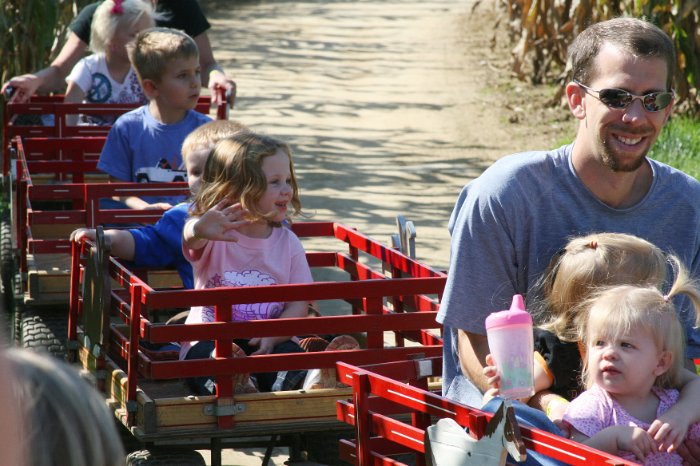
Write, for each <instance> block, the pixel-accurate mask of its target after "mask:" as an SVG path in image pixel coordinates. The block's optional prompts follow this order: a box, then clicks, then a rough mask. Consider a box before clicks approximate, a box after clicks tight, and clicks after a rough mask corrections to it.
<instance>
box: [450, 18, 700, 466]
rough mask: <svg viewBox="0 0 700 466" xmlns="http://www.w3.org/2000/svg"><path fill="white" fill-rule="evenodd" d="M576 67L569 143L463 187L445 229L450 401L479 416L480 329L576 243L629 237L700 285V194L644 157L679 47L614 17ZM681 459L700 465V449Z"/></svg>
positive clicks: (640, 24) (699, 334) (587, 43)
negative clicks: (675, 260)
mask: <svg viewBox="0 0 700 466" xmlns="http://www.w3.org/2000/svg"><path fill="white" fill-rule="evenodd" d="M569 58H570V62H571V66H572V73H573V80H572V81H571V82H570V83H569V84H568V85H567V86H566V96H567V99H568V104H569V108H570V110H571V112H572V114H573V115H574V117H575V118H577V119H578V120H579V127H578V131H577V134H576V138H575V140H574V142H573V144H570V145H566V146H564V147H561V148H559V149H555V150H551V151H537V152H525V153H520V154H515V155H511V156H508V157H504V158H502V159H500V160H498V161H497V162H496V163H494V164H493V165H492V166H491V167H489V168H488V169H487V170H486V171H485V172H484V173H483V174H482V175H481V176H480V177H478V178H477V179H475V180H474V181H472V182H471V183H469V184H468V185H467V186H465V188H464V189H463V190H462V192H461V193H460V196H459V198H458V199H457V203H456V205H455V208H454V211H453V212H452V216H451V218H450V222H449V230H450V233H451V235H452V250H451V259H450V261H451V263H450V270H449V276H448V281H447V285H446V288H445V292H444V297H443V301H442V304H441V307H440V313H439V315H438V321H439V322H441V323H442V324H444V327H445V329H444V338H445V341H444V343H445V346H444V359H443V365H444V367H443V394H444V395H445V396H447V397H448V398H451V399H455V400H457V401H460V402H463V403H467V404H470V405H475V406H480V405H481V400H482V398H481V394H482V392H483V391H485V390H486V389H487V388H488V385H487V382H486V378H485V376H484V375H483V367H484V365H485V356H486V355H487V354H488V353H489V352H490V351H489V348H488V342H487V340H486V336H485V333H486V332H485V329H484V320H485V318H486V317H487V315H488V314H489V313H491V312H493V311H498V310H502V309H507V308H508V307H509V304H510V302H511V300H512V297H513V295H514V294H518V293H519V294H523V295H526V294H527V292H528V290H529V289H530V288H531V286H532V285H533V284H534V282H535V281H536V280H537V278H539V276H540V275H541V274H542V273H543V272H544V270H545V268H546V266H547V264H548V263H549V260H550V258H551V257H552V256H553V255H554V254H555V253H556V252H557V251H558V250H559V249H561V248H562V247H563V246H564V245H565V244H566V242H567V240H568V239H569V238H570V237H573V236H580V235H585V234H588V233H592V232H602V231H610V232H621V233H630V234H634V235H637V236H640V237H643V238H645V239H646V240H648V241H650V242H652V243H654V244H656V245H657V246H659V247H660V248H662V249H663V250H665V251H673V252H674V253H675V254H676V255H678V256H679V257H680V258H681V259H682V261H683V262H684V264H685V265H686V266H687V267H688V268H689V269H690V270H691V272H692V273H693V274H694V275H695V276H696V277H699V278H700V229H699V226H700V183H698V182H697V181H696V180H695V179H693V178H691V177H689V176H687V175H685V174H684V173H682V172H680V171H678V170H675V169H673V168H671V167H669V166H667V165H664V164H661V163H659V162H656V161H654V160H651V159H648V158H647V157H646V154H647V153H648V151H649V149H650V148H651V147H652V145H653V144H654V142H655V140H656V138H657V137H658V135H659V132H660V131H661V129H662V127H663V126H664V124H665V123H666V121H667V119H668V117H669V115H670V114H671V108H672V104H673V101H674V94H673V91H672V83H673V76H674V72H675V63H676V59H675V50H674V47H673V43H672V42H671V40H670V38H669V37H668V36H667V35H666V34H665V33H664V32H663V31H661V30H660V29H659V28H657V27H656V26H653V25H652V24H650V23H648V22H646V21H643V20H639V19H633V18H617V19H613V20H609V21H605V22H601V23H598V24H595V25H592V26H590V27H589V28H588V29H586V30H585V31H583V32H582V33H581V34H579V36H578V37H577V38H576V39H575V40H574V42H573V43H572V45H571V47H570V48H569ZM533 294H534V293H533ZM536 298H537V297H536V296H528V303H532V302H534V300H535V299H536ZM681 318H682V321H683V322H685V324H686V331H687V337H688V338H687V356H688V357H689V358H691V357H700V331H698V330H697V329H693V328H692V323H691V322H692V321H691V318H690V316H689V315H688V313H687V312H683V313H682V315H681ZM540 406H542V405H540ZM696 448H697V450H696ZM688 449H690V450H691V451H688ZM682 454H683V455H684V456H688V459H689V460H690V461H691V463H690V464H700V447H698V446H696V445H690V446H687V448H686V449H685V451H684V452H682ZM693 456H695V457H697V459H696V460H694V459H693V458H692V457H693Z"/></svg>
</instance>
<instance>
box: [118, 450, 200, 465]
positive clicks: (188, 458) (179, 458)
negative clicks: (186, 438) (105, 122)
mask: <svg viewBox="0 0 700 466" xmlns="http://www.w3.org/2000/svg"><path fill="white" fill-rule="evenodd" d="M125 464H126V466H206V463H205V462H204V458H202V455H200V454H199V452H196V451H194V450H188V449H179V448H154V449H151V450H139V451H134V452H131V453H129V454H128V455H127V456H126V463H125Z"/></svg>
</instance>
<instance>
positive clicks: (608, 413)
mask: <svg viewBox="0 0 700 466" xmlns="http://www.w3.org/2000/svg"><path fill="white" fill-rule="evenodd" d="M671 260H672V262H673V264H674V268H675V270H676V277H677V278H676V280H675V282H674V283H673V286H672V287H671V290H670V291H669V293H668V294H666V295H664V294H663V293H662V292H661V291H659V289H658V288H656V287H644V286H631V285H623V286H617V287H612V288H607V289H604V290H602V291H601V292H599V293H598V294H596V295H594V296H593V297H591V298H589V299H588V300H586V301H584V302H583V303H582V304H581V306H580V307H581V309H582V311H581V315H585V316H586V319H585V325H584V326H583V327H582V328H581V340H582V341H583V342H584V343H585V345H586V354H587V356H586V358H585V364H584V378H585V380H586V386H587V388H588V389H587V390H586V391H585V392H583V393H582V394H581V395H579V396H578V397H577V398H575V399H574V400H573V401H572V402H571V403H570V404H569V406H568V408H567V410H566V414H565V415H564V421H565V422H566V423H568V424H570V425H571V426H572V428H573V433H572V435H571V438H573V439H574V440H576V441H578V442H581V443H584V444H586V445H589V446H592V447H594V448H597V449H599V450H603V451H606V452H608V453H612V454H616V455H620V456H622V457H624V458H626V459H630V460H635V458H636V459H637V460H639V461H643V462H644V464H645V465H681V464H683V459H682V458H681V456H680V455H678V454H677V453H675V452H674V450H675V449H676V448H677V446H678V445H680V443H681V442H682V441H683V439H684V438H685V437H686V435H687V436H688V439H689V440H700V424H698V422H700V415H699V413H698V412H697V411H698V410H697V409H694V410H693V409H690V410H676V412H675V414H674V415H673V416H672V417H671V418H670V419H667V421H666V422H663V423H661V425H659V424H660V422H659V418H660V417H661V416H663V415H664V413H666V412H668V410H669V409H670V408H671V407H672V406H673V405H675V404H676V403H677V402H678V399H679V392H678V388H679V387H680V386H681V380H682V372H683V370H684V369H683V358H684V354H685V353H684V343H683V342H684V341H685V338H684V330H683V326H682V325H681V323H680V321H679V319H678V314H677V311H676V308H675V306H674V304H673V298H674V297H676V296H679V295H685V296H687V297H688V298H690V301H691V302H692V304H693V311H694V312H695V317H696V318H695V323H696V325H697V324H699V323H700V316H698V314H697V310H698V309H700V290H698V288H697V287H696V284H695V283H694V282H693V281H692V280H690V279H689V277H688V274H687V272H686V271H685V269H684V268H683V267H682V265H681V264H680V262H679V261H678V260H677V259H675V258H671ZM695 404H696V405H697V400H696V403H695Z"/></svg>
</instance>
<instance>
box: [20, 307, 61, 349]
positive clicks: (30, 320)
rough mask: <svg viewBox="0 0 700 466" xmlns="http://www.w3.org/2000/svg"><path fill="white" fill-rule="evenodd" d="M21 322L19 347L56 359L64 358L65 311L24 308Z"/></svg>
mask: <svg viewBox="0 0 700 466" xmlns="http://www.w3.org/2000/svg"><path fill="white" fill-rule="evenodd" d="M21 322H22V324H21V333H20V346H22V347H23V348H30V349H32V350H35V351H42V352H47V353H49V354H51V355H53V356H56V357H58V358H64V357H65V356H66V339H67V337H68V311H67V310H65V309H63V310H58V309H48V308H47V309H44V308H25V309H24V312H23V313H22V316H21Z"/></svg>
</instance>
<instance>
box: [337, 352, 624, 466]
mask: <svg viewBox="0 0 700 466" xmlns="http://www.w3.org/2000/svg"><path fill="white" fill-rule="evenodd" d="M336 367H337V371H338V378H339V380H341V381H343V382H344V383H346V384H348V385H350V386H351V387H352V393H353V396H352V401H347V400H339V401H338V402H337V416H338V419H339V420H341V421H343V422H345V423H347V424H349V425H352V426H354V427H355V431H356V433H357V438H356V439H355V440H354V441H352V440H342V441H341V444H340V447H341V448H340V449H341V459H343V460H345V461H347V462H348V463H350V464H356V465H362V466H371V465H394V466H401V465H404V464H405V463H403V462H401V460H400V459H401V458H402V457H401V456H397V455H408V456H409V457H410V458H411V460H413V459H415V463H416V464H418V465H425V464H426V445H425V442H426V435H425V429H426V428H427V427H429V426H430V425H432V424H433V423H434V422H436V421H437V420H438V419H440V418H452V419H454V420H455V421H456V422H457V423H458V424H459V425H461V426H463V427H467V428H469V431H470V432H471V433H472V434H473V436H474V437H475V438H480V437H481V436H482V435H483V434H484V429H485V427H486V423H487V422H488V420H489V419H491V417H492V416H493V414H491V413H486V412H483V411H480V410H478V409H475V408H471V407H469V406H466V405H463V404H460V403H456V402H453V401H451V400H448V399H447V398H444V397H442V396H440V395H439V394H436V393H433V392H431V391H428V390H426V387H427V385H426V380H427V378H429V377H439V376H441V375H442V357H441V356H438V357H434V358H425V359H419V360H415V361H400V362H390V363H386V364H378V365H367V366H364V367H359V366H357V365H353V364H352V363H347V362H338V363H337V365H336ZM520 431H521V434H522V437H523V440H524V442H525V446H526V447H527V448H528V449H531V450H533V451H536V452H538V453H542V454H544V455H547V456H549V457H552V458H554V459H557V460H559V461H562V462H564V463H567V464H570V465H581V466H598V465H600V466H603V465H605V466H610V465H635V464H637V463H634V462H631V461H626V460H623V459H622V458H619V457H616V456H614V455H610V454H607V453H604V452H601V451H599V450H595V449H593V448H590V447H587V446H585V445H582V444H580V443H577V442H574V441H572V440H569V439H566V438H563V437H559V436H557V435H554V434H550V433H548V432H544V431H542V430H539V429H535V428H529V427H525V426H523V425H520ZM397 458H398V459H397ZM404 458H405V456H404Z"/></svg>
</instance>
